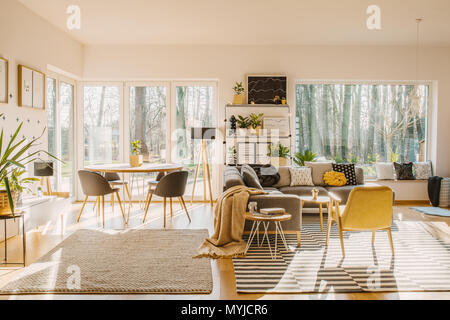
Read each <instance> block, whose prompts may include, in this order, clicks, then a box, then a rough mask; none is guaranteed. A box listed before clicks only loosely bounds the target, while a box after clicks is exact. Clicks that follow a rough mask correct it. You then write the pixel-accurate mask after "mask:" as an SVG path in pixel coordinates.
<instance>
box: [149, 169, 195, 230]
mask: <svg viewBox="0 0 450 320" xmlns="http://www.w3.org/2000/svg"><path fill="white" fill-rule="evenodd" d="M188 175H189V173H188V172H187V171H174V172H171V173H169V174H166V175H164V176H163V177H161V180H160V181H158V183H157V184H156V186H155V185H154V184H151V183H149V184H148V193H147V200H146V205H145V214H144V219H143V221H142V222H143V223H145V219H146V217H147V213H148V209H149V207H150V203H151V201H152V197H153V195H157V196H159V197H162V198H163V199H164V228H165V227H166V207H167V198H169V199H170V201H172V198H178V200H179V201H180V204H181V206H182V207H183V208H184V211H185V212H186V215H187V217H188V219H189V222H191V217H190V216H189V212H188V209H187V207H186V203H185V202H184V198H183V195H184V192H185V191H186V184H187V179H188ZM158 176H159V175H158ZM170 215H171V216H173V210H172V206H170Z"/></svg>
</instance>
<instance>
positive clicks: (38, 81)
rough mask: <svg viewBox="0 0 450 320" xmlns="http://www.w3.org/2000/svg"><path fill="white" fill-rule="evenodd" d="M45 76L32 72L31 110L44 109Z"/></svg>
mask: <svg viewBox="0 0 450 320" xmlns="http://www.w3.org/2000/svg"><path fill="white" fill-rule="evenodd" d="M44 84H45V76H44V74H43V73H41V72H38V71H34V70H33V108H36V109H44V108H45V101H44V96H45V87H44Z"/></svg>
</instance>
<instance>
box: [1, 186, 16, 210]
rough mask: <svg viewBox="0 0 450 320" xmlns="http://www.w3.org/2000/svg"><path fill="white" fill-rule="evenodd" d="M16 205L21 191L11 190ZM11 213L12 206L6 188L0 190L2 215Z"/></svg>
mask: <svg viewBox="0 0 450 320" xmlns="http://www.w3.org/2000/svg"><path fill="white" fill-rule="evenodd" d="M11 196H12V200H13V204H14V207H16V206H17V201H18V199H19V193H18V192H16V191H11ZM10 214H11V207H10V206H9V200H8V193H7V192H6V190H0V216H8V215H10Z"/></svg>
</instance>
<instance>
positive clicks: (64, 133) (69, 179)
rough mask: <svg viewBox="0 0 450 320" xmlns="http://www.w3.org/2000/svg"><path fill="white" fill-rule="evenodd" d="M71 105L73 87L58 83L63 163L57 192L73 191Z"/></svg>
mask: <svg viewBox="0 0 450 320" xmlns="http://www.w3.org/2000/svg"><path fill="white" fill-rule="evenodd" d="M73 104H74V86H73V85H71V84H69V83H66V82H60V84H59V110H58V111H59V126H60V129H59V130H60V133H59V135H60V146H59V153H58V155H59V157H60V159H61V160H62V161H63V162H62V163H59V165H58V168H59V170H58V171H59V173H58V180H59V181H58V191H62V192H70V193H72V191H73V171H74V148H73Z"/></svg>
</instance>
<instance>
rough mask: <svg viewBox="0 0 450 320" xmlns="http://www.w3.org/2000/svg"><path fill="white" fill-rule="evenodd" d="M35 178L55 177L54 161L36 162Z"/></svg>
mask: <svg viewBox="0 0 450 320" xmlns="http://www.w3.org/2000/svg"><path fill="white" fill-rule="evenodd" d="M34 176H35V177H51V176H53V161H36V162H34Z"/></svg>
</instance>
